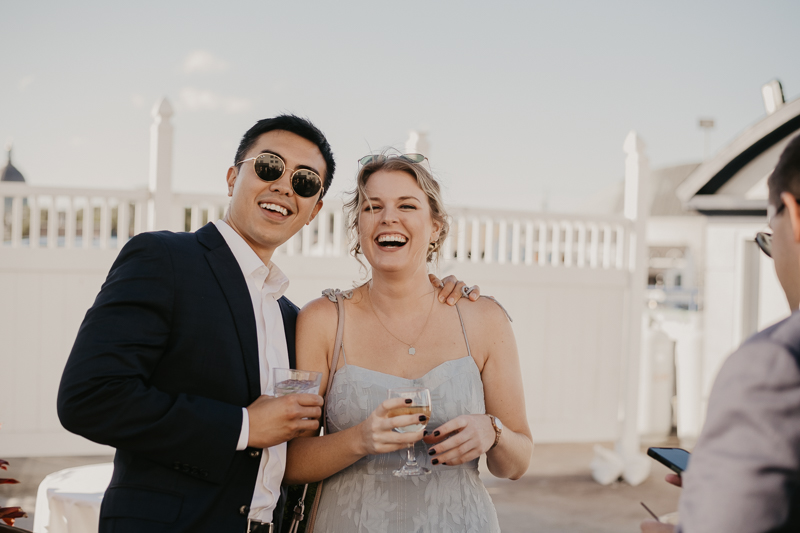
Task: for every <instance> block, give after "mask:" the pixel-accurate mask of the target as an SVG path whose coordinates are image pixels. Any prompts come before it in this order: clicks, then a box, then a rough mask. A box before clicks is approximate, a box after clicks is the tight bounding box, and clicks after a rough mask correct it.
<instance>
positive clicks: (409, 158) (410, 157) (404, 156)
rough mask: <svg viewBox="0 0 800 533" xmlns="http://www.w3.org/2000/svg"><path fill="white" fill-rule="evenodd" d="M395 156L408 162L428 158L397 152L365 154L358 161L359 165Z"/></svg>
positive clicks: (421, 160)
mask: <svg viewBox="0 0 800 533" xmlns="http://www.w3.org/2000/svg"><path fill="white" fill-rule="evenodd" d="M395 157H399V158H400V159H405V160H406V161H408V162H410V163H422V162H423V161H425V160H426V159H428V158H427V157H425V156H424V155H422V154H398V155H383V154H378V155H365V156H364V157H362V158H361V159H359V160H358V162H359V163H360V164H361V165H368V164H370V163H383V162H384V161H386V160H387V159H394V158H395Z"/></svg>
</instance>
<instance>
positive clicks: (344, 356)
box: [333, 342, 347, 372]
mask: <svg viewBox="0 0 800 533" xmlns="http://www.w3.org/2000/svg"><path fill="white" fill-rule="evenodd" d="M342 359H344V364H343V365H342V366H347V354H346V353H344V342H342ZM337 370H339V369H338V368H334V369H333V371H334V372H336V371H337Z"/></svg>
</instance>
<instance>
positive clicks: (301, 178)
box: [292, 170, 322, 198]
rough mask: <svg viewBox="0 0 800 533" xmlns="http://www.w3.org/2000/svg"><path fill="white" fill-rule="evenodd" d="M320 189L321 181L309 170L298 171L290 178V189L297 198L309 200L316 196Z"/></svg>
mask: <svg viewBox="0 0 800 533" xmlns="http://www.w3.org/2000/svg"><path fill="white" fill-rule="evenodd" d="M321 187H322V181H321V180H320V179H319V176H317V174H316V173H315V172H312V171H310V170H298V171H297V172H295V173H294V176H292V188H293V189H294V192H295V193H296V194H297V195H298V196H302V197H303V198H311V197H312V196H314V195H315V194H317V193H318V192H319V190H320V188H321Z"/></svg>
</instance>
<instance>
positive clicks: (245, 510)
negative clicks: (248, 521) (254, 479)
mask: <svg viewBox="0 0 800 533" xmlns="http://www.w3.org/2000/svg"><path fill="white" fill-rule="evenodd" d="M249 512H250V507H249V506H247V505H242V506H241V507H239V514H240V515H242V516H247V514H248V513H249Z"/></svg>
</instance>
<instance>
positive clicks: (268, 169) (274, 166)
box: [236, 154, 323, 198]
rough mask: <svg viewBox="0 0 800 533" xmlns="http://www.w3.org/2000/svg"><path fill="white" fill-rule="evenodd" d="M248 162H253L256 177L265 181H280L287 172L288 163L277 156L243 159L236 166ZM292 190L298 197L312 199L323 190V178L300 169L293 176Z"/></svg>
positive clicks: (310, 171)
mask: <svg viewBox="0 0 800 533" xmlns="http://www.w3.org/2000/svg"><path fill="white" fill-rule="evenodd" d="M246 161H252V162H253V170H255V172H256V176H258V177H259V178H261V179H262V180H263V181H267V182H271V181H278V180H279V179H281V176H283V173H284V172H286V163H284V161H283V159H281V158H280V157H278V156H277V155H275V154H260V155H257V156H256V157H250V158H247V159H242V160H241V161H239V162H238V163H236V165H237V166H238V165H241V164H242V163H244V162H246ZM291 183H292V190H294V192H295V194H297V196H302V197H303V198H311V197H312V196H314V195H316V194H317V193H318V192H319V191H320V190H322V189H323V186H322V178H320V177H319V174H317V173H316V172H314V171H313V170H309V169H307V168H300V169H297V170H295V171H294V172H293V173H292V176H291Z"/></svg>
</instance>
